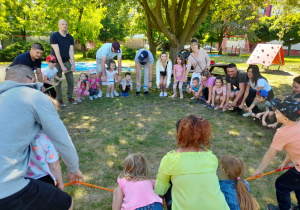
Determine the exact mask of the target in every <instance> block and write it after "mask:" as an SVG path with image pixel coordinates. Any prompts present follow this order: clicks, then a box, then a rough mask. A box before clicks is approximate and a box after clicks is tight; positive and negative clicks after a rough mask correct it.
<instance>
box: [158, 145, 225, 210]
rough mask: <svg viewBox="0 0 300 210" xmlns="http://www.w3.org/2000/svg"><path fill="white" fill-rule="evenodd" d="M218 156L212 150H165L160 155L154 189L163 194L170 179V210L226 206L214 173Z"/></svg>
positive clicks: (220, 208) (192, 209) (222, 209)
mask: <svg viewBox="0 0 300 210" xmlns="http://www.w3.org/2000/svg"><path fill="white" fill-rule="evenodd" d="M217 167H218V159H217V158H216V156H215V155H214V154H212V152H211V151H209V150H207V151H206V152H183V153H175V152H174V151H171V152H168V153H167V154H166V155H165V156H164V157H163V159H162V161H161V163H160V166H159V170H158V174H157V178H156V184H155V189H154V191H155V193H156V194H158V195H165V193H166V192H167V190H168V189H169V187H170V183H169V181H171V182H172V185H173V186H172V210H176V209H179V210H185V209H186V210H194V209H195V210H198V209H212V210H213V209H218V210H227V209H228V210H229V207H228V205H227V202H226V200H225V197H224V194H223V193H222V191H221V190H220V185H219V179H218V177H217V175H216V170H217Z"/></svg>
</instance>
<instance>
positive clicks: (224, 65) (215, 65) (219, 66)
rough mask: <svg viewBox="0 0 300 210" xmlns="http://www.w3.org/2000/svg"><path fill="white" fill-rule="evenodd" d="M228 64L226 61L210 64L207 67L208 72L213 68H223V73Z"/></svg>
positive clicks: (225, 71)
mask: <svg viewBox="0 0 300 210" xmlns="http://www.w3.org/2000/svg"><path fill="white" fill-rule="evenodd" d="M228 65H229V64H226V63H215V64H211V65H210V68H209V72H210V73H212V71H213V70H214V68H216V67H217V68H223V69H224V73H225V75H226V74H227V67H228Z"/></svg>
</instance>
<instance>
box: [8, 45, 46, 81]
mask: <svg viewBox="0 0 300 210" xmlns="http://www.w3.org/2000/svg"><path fill="white" fill-rule="evenodd" d="M43 52H44V47H43V45H42V44H40V43H38V42H36V43H34V44H32V45H31V48H30V51H28V52H25V53H22V54H20V55H17V56H16V57H15V59H14V61H13V62H12V63H11V64H10V65H9V67H12V66H15V65H18V64H23V65H26V66H29V67H30V68H31V69H32V71H34V70H36V75H37V79H38V81H39V82H41V83H43V76H42V71H41V65H42V61H41V57H42V55H43Z"/></svg>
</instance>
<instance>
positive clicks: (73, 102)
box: [68, 98, 77, 104]
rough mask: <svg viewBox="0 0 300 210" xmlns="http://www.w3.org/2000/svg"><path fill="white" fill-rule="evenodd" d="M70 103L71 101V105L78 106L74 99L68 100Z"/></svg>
mask: <svg viewBox="0 0 300 210" xmlns="http://www.w3.org/2000/svg"><path fill="white" fill-rule="evenodd" d="M68 101H69V102H70V103H71V104H77V102H76V101H75V100H74V99H73V98H70V99H68Z"/></svg>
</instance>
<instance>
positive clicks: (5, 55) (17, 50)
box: [0, 41, 51, 62]
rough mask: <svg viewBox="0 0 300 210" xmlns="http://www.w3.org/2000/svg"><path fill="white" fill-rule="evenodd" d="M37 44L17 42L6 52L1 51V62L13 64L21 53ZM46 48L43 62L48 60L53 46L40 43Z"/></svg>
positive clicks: (6, 49) (7, 48) (5, 50)
mask: <svg viewBox="0 0 300 210" xmlns="http://www.w3.org/2000/svg"><path fill="white" fill-rule="evenodd" d="M33 43H35V42H34V41H32V42H25V41H24V42H16V43H14V44H12V45H9V46H8V47H6V48H5V49H4V50H2V51H0V61H7V62H12V61H13V60H14V59H15V57H16V56H17V55H19V54H21V53H24V52H27V51H29V50H30V48H31V45H32V44H33ZM39 43H41V44H42V45H43V47H44V53H43V56H42V57H41V59H42V61H44V60H46V57H47V56H48V55H50V53H51V45H50V44H49V43H47V42H44V41H39Z"/></svg>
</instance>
